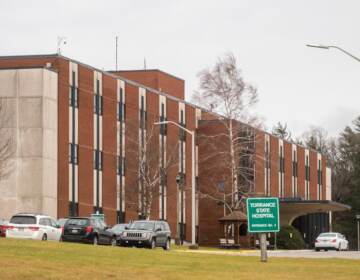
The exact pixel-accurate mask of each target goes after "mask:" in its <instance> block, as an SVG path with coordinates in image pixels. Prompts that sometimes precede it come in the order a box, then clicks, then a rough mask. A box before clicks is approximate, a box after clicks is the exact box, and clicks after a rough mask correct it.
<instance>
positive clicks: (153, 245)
mask: <svg viewBox="0 0 360 280" xmlns="http://www.w3.org/2000/svg"><path fill="white" fill-rule="evenodd" d="M155 247H156V241H155V238H153V239H151V243H150V249H155Z"/></svg>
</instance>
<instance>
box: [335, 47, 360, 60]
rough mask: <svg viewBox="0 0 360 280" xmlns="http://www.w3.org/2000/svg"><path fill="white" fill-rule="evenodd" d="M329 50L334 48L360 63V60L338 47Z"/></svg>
mask: <svg viewBox="0 0 360 280" xmlns="http://www.w3.org/2000/svg"><path fill="white" fill-rule="evenodd" d="M329 48H333V49H338V50H339V51H341V52H343V53H344V54H346V55H348V56H350V57H352V58H353V59H355V60H357V61H358V62H360V58H358V57H356V56H355V55H353V54H351V53H349V52H348V51H345V50H344V49H342V48H340V47H337V46H329Z"/></svg>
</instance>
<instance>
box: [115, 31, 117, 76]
mask: <svg viewBox="0 0 360 280" xmlns="http://www.w3.org/2000/svg"><path fill="white" fill-rule="evenodd" d="M115 44H116V47H115V70H116V71H117V70H118V36H116V37H115Z"/></svg>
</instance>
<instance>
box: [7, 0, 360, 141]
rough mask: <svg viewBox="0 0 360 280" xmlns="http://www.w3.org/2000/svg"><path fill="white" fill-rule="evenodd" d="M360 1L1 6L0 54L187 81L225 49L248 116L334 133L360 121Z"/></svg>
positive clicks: (191, 83)
mask: <svg viewBox="0 0 360 280" xmlns="http://www.w3.org/2000/svg"><path fill="white" fill-rule="evenodd" d="M359 11H360V1H358V0H354V1H348V0H333V1H331V0H322V1H317V0H298V1H290V0H278V1H277V0H272V1H267V0H264V1H256V0H251V1H244V0H237V1H226V0H222V1H210V0H204V1H195V0H193V1H184V0H181V1H179V0H178V1H172V0H167V1H165V0H163V1H158V0H152V1H146V0H142V1H140V0H132V1H131V0H129V1H126V0H117V1H106V0H102V1H90V0H86V1H79V0H76V1H75V0H72V1H52V0H47V1H40V0H39V1H30V0H27V1H25V0H24V1H19V0H11V1H10V0H8V1H5V0H0V34H1V41H0V42H1V43H0V55H20V54H43V53H55V52H56V45H57V36H58V35H62V36H66V37H67V39H68V44H67V45H66V46H64V47H63V51H62V52H63V54H64V55H65V56H68V57H70V58H73V59H76V60H79V61H81V62H84V63H87V64H90V65H93V66H95V67H98V68H100V69H104V70H107V69H110V68H111V69H114V68H115V36H116V35H118V36H119V59H118V61H119V68H121V69H139V68H142V67H143V60H144V57H146V61H147V68H158V69H161V70H163V71H166V72H169V73H172V74H173V75H175V76H178V77H181V78H183V79H184V80H185V81H186V96H187V100H190V97H191V94H192V92H193V91H194V90H195V89H196V88H197V85H198V83H197V77H196V74H197V73H198V71H199V70H201V69H203V68H205V67H209V66H211V65H213V64H214V63H215V61H216V58H217V57H218V56H221V55H223V54H224V53H226V52H233V53H234V54H235V56H236V58H237V60H238V64H239V67H240V68H241V69H242V72H243V76H244V78H245V80H247V81H249V82H251V83H252V84H253V85H255V86H256V87H257V88H258V91H259V98H260V102H259V104H258V106H257V108H256V112H257V113H258V114H260V115H261V116H262V117H263V118H264V119H265V124H266V126H267V127H269V128H271V127H272V126H273V124H275V123H276V122H277V121H281V122H287V123H288V126H289V128H290V129H291V130H292V131H293V134H295V135H300V134H302V132H303V131H305V130H307V129H308V128H309V126H311V125H314V126H322V127H324V128H325V129H326V130H327V131H328V132H329V134H330V135H332V136H335V135H337V134H338V133H339V132H340V131H342V130H343V128H344V127H345V126H346V125H349V124H350V123H351V121H352V120H353V119H355V118H356V117H357V116H358V115H360V63H359V62H356V61H355V60H353V59H351V58H349V57H347V56H345V55H344V54H342V53H341V52H339V51H337V50H321V49H312V48H307V47H305V44H306V43H319V44H331V45H337V46H340V47H342V48H344V49H346V50H348V51H349V52H351V53H353V54H354V55H357V56H360V36H359V33H360V32H359V28H360V16H359Z"/></svg>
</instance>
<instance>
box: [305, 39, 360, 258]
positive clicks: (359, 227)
mask: <svg viewBox="0 0 360 280" xmlns="http://www.w3.org/2000/svg"><path fill="white" fill-rule="evenodd" d="M306 46H307V47H310V48H318V49H325V50H328V49H337V50H339V51H341V52H342V53H344V54H346V55H347V56H350V57H351V58H353V59H355V60H356V61H357V62H360V58H358V57H356V56H355V55H353V54H351V53H349V52H348V51H346V50H344V49H342V48H340V47H338V46H325V45H309V44H308V45H306ZM330 213H331V212H330ZM356 221H357V239H358V240H357V243H358V244H357V245H358V246H357V247H358V248H357V249H358V251H360V215H356Z"/></svg>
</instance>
